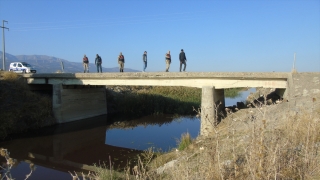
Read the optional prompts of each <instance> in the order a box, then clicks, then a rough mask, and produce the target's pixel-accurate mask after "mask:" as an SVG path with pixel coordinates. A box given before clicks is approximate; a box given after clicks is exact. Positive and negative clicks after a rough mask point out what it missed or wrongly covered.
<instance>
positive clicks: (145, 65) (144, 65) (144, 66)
mask: <svg viewBox="0 0 320 180" xmlns="http://www.w3.org/2000/svg"><path fill="white" fill-rule="evenodd" d="M147 60H148V58H147V51H144V53H143V55H142V61H143V70H142V71H143V72H145V71H146V68H147Z"/></svg>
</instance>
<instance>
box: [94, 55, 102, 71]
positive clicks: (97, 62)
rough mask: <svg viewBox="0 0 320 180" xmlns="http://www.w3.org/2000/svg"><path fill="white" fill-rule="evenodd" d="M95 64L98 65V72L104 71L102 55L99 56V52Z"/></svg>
mask: <svg viewBox="0 0 320 180" xmlns="http://www.w3.org/2000/svg"><path fill="white" fill-rule="evenodd" d="M95 64H96V65H97V72H98V73H99V72H100V73H102V66H101V64H102V59H101V57H100V56H99V54H97V57H96V60H95Z"/></svg>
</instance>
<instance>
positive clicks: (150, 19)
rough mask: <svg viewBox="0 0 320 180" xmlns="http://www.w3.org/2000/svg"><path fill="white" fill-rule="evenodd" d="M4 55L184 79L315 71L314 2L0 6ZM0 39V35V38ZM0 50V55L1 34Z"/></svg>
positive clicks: (177, 0) (318, 38)
mask: <svg viewBox="0 0 320 180" xmlns="http://www.w3.org/2000/svg"><path fill="white" fill-rule="evenodd" d="M2 20H6V21H8V23H5V24H4V25H5V26H6V27H8V28H9V31H7V30H5V42H6V46H5V47H6V52H7V53H10V54H13V55H48V56H54V57H57V58H61V59H65V60H68V61H73V62H81V61H82V57H83V55H84V54H86V55H87V56H88V57H89V61H91V62H93V61H94V58H95V55H96V54H99V55H101V57H102V59H103V64H102V65H103V67H106V68H109V67H117V66H118V64H117V56H118V55H119V53H120V52H122V53H123V55H124V56H125V60H126V63H125V67H127V68H132V69H136V70H142V54H143V52H144V51H147V52H148V67H147V69H146V71H149V72H150V71H165V60H164V56H165V53H166V52H167V51H168V50H170V51H171V56H172V64H171V67H170V72H177V71H179V59H178V57H179V53H180V50H181V49H184V51H185V53H186V56H187V60H188V61H187V71H189V72H201V71H203V72H272V71H276V72H290V71H291V70H292V67H293V63H294V53H296V64H295V67H296V69H297V71H298V72H309V71H310V72H320V0H0V21H1V26H2ZM1 34H2V33H1ZM0 40H1V50H2V35H1V37H0Z"/></svg>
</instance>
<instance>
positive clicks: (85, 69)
mask: <svg viewBox="0 0 320 180" xmlns="http://www.w3.org/2000/svg"><path fill="white" fill-rule="evenodd" d="M82 63H83V73H86V72H87V73H88V72H89V59H88V57H87V56H86V55H84V56H83V59H82Z"/></svg>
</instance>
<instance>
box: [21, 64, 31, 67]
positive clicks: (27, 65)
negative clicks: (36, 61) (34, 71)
mask: <svg viewBox="0 0 320 180" xmlns="http://www.w3.org/2000/svg"><path fill="white" fill-rule="evenodd" d="M22 65H23V66H25V67H31V65H30V64H28V63H22Z"/></svg>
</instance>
